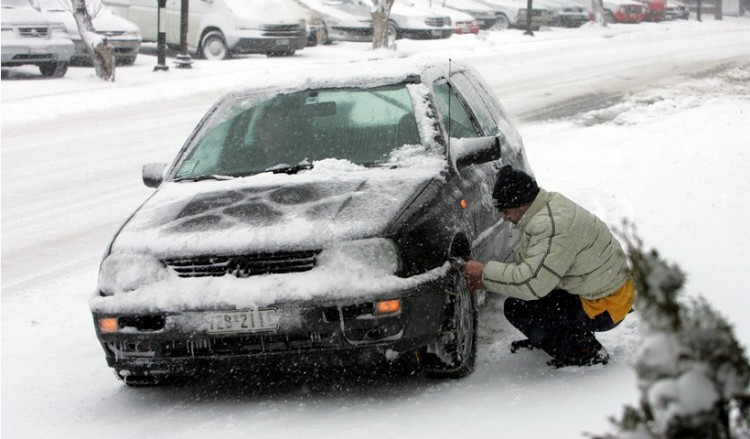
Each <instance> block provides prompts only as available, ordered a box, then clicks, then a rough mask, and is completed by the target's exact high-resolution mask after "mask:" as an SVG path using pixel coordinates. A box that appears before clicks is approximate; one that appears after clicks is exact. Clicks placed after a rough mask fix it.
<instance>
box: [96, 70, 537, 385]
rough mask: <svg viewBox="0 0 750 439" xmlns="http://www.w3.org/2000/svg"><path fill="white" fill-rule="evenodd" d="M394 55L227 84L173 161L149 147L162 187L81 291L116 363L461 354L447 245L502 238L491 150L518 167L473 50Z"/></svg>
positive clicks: (148, 370)
mask: <svg viewBox="0 0 750 439" xmlns="http://www.w3.org/2000/svg"><path fill="white" fill-rule="evenodd" d="M404 64H405V62H404V61H403V60H398V61H394V62H389V61H379V62H378V63H377V64H369V63H363V64H362V65H357V64H356V63H354V64H352V65H350V66H348V68H347V72H346V73H341V74H336V73H332V72H330V71H329V72H327V73H326V74H325V75H323V76H321V77H319V79H316V77H315V76H310V77H307V78H301V79H300V80H299V81H298V83H295V84H289V83H288V82H287V83H284V84H283V85H279V86H278V87H277V86H265V87H260V88H257V89H250V90H247V91H240V92H234V93H231V94H229V95H228V96H226V97H224V98H223V99H221V100H220V101H219V102H218V103H217V104H216V105H215V106H214V107H213V108H212V109H211V110H210V111H209V112H208V114H207V115H206V116H205V117H204V118H203V120H202V121H201V122H200V123H199V124H198V126H197V127H196V128H195V130H194V131H193V133H192V134H191V135H190V137H189V138H188V140H187V142H186V143H185V145H184V146H183V148H182V149H181V150H180V152H179V154H178V155H177V157H176V159H175V160H174V162H173V163H172V164H171V165H169V166H167V165H166V164H149V165H146V166H144V170H143V179H144V182H145V183H146V185H148V186H150V187H156V188H157V190H156V191H155V192H154V193H153V194H152V195H151V196H150V197H149V198H148V199H147V200H146V201H145V202H144V203H143V205H142V206H141V207H140V208H139V209H138V210H137V211H136V212H135V213H134V214H133V215H132V216H131V217H130V218H129V219H128V220H127V222H126V223H125V224H124V225H123V226H122V228H121V229H120V230H119V231H118V233H117V234H116V235H115V237H114V238H113V240H112V243H111V244H110V246H109V248H108V251H107V254H106V256H105V258H104V260H103V261H102V263H101V267H100V274H99V282H98V288H97V291H96V293H95V294H94V296H93V297H92V298H91V299H90V307H91V311H92V313H93V317H94V324H95V327H96V334H97V336H98V338H99V340H100V342H101V345H102V347H103V348H104V352H105V356H106V360H107V363H108V365H109V366H110V367H112V368H114V370H115V372H116V374H117V376H118V377H119V378H120V379H122V380H123V381H125V383H126V384H128V385H133V386H138V385H152V384H159V383H163V382H168V381H169V378H171V377H186V376H193V375H199V374H203V373H212V372H219V371H222V372H223V373H226V371H230V372H231V373H237V374H248V373H255V372H254V371H257V370H258V368H259V367H260V368H264V367H269V368H274V369H277V368H282V366H286V365H288V366H292V367H293V366H302V365H304V366H316V365H337V366H347V365H353V364H360V365H361V364H365V365H370V364H374V363H385V364H387V363H389V362H399V361H405V362H408V364H411V365H418V367H419V368H420V369H421V370H423V371H425V373H427V374H429V375H433V376H446V377H461V376H465V375H467V374H469V373H471V372H472V370H473V365H474V355H475V350H476V347H475V337H476V318H477V306H478V303H477V302H478V301H477V299H476V298H475V297H474V295H472V294H470V293H469V292H468V290H467V289H466V287H465V283H464V282H463V280H462V279H461V276H460V275H458V274H457V271H456V265H455V264H452V263H451V262H452V261H454V259H452V258H464V259H466V258H478V259H485V258H490V257H494V258H500V259H503V258H505V257H507V256H508V254H509V253H510V250H511V247H512V244H513V242H514V240H515V239H517V237H516V236H515V235H514V233H513V231H512V229H511V228H510V227H509V224H507V223H505V222H503V221H502V219H501V216H500V215H499V213H498V212H497V211H495V209H494V208H493V206H492V201H491V192H492V187H493V184H494V179H495V173H496V169H497V168H498V167H499V166H501V165H505V164H511V165H513V166H514V167H517V168H522V169H525V170H527V171H529V172H530V170H529V169H528V166H527V164H526V159H525V153H524V150H523V146H522V143H521V139H520V136H519V135H518V133H517V131H516V130H515V128H513V126H512V125H511V123H510V122H509V121H508V119H507V118H506V116H505V114H504V112H503V109H502V107H501V106H500V104H499V103H498V101H497V100H496V99H495V97H494V96H493V94H492V93H491V92H490V90H489V88H488V87H487V85H486V84H485V83H484V82H483V80H481V78H480V77H479V76H478V74H477V73H475V72H474V71H473V69H471V68H469V67H467V66H462V65H458V64H456V63H453V64H451V65H450V66H449V65H448V63H446V64H445V65H437V66H436V65H428V66H425V65H404ZM311 75H312V74H311ZM449 75H450V77H449ZM479 297H480V298H481V297H482V296H479Z"/></svg>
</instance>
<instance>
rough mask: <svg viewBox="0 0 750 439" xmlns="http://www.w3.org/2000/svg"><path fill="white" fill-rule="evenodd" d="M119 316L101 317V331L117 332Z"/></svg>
mask: <svg viewBox="0 0 750 439" xmlns="http://www.w3.org/2000/svg"><path fill="white" fill-rule="evenodd" d="M117 329H119V328H118V325H117V318H115V317H104V318H101V319H99V331H100V332H103V333H112V332H117Z"/></svg>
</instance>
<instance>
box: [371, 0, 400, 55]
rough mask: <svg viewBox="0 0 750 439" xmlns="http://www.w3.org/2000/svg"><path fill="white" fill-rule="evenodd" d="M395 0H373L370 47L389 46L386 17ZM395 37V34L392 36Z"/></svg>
mask: <svg viewBox="0 0 750 439" xmlns="http://www.w3.org/2000/svg"><path fill="white" fill-rule="evenodd" d="M394 1H395V0H373V4H374V7H373V10H372V48H373V49H383V48H388V47H389V41H388V19H389V17H390V15H391V7H392V6H393V2H394ZM394 39H395V36H394Z"/></svg>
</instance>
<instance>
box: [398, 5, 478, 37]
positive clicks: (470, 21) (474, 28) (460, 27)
mask: <svg viewBox="0 0 750 439" xmlns="http://www.w3.org/2000/svg"><path fill="white" fill-rule="evenodd" d="M409 1H410V2H411V3H412V4H413V5H415V6H418V7H420V8H429V9H430V10H432V11H434V12H437V13H439V14H443V15H447V16H449V17H450V19H451V23H452V25H453V32H454V33H457V34H476V33H479V23H477V20H476V19H475V18H474V17H473V16H471V15H469V14H467V13H465V12H461V11H459V10H457V9H450V8H446V7H444V6H442V5H441V3H442V2H440V1H438V0H409Z"/></svg>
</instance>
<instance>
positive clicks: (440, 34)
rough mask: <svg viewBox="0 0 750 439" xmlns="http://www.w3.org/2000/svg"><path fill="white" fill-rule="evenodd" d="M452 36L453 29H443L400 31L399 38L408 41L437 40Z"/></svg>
mask: <svg viewBox="0 0 750 439" xmlns="http://www.w3.org/2000/svg"><path fill="white" fill-rule="evenodd" d="M451 35H453V27H446V28H445V29H401V31H400V34H399V36H400V37H401V38H407V39H410V40H438V39H442V38H449V37H450V36H451Z"/></svg>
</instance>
